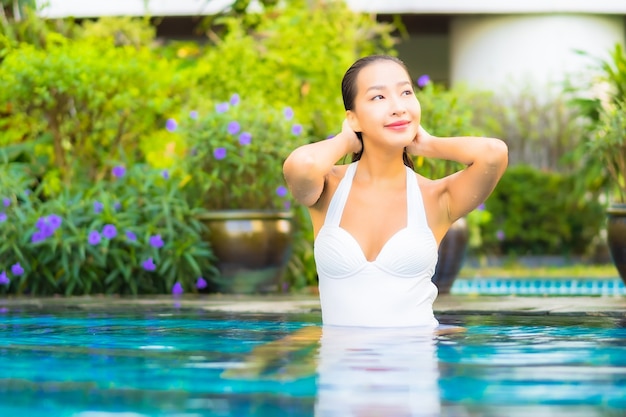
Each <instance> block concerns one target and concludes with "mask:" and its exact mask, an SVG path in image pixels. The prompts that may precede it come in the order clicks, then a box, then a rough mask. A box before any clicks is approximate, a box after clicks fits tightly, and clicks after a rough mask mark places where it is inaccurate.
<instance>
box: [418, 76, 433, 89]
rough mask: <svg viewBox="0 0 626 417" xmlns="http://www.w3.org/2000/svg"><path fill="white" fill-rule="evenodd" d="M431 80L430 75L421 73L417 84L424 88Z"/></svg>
mask: <svg viewBox="0 0 626 417" xmlns="http://www.w3.org/2000/svg"><path fill="white" fill-rule="evenodd" d="M429 82H430V77H429V76H428V75H426V74H424V75H420V76H419V78H418V79H417V86H418V87H419V88H424V87H426V86H427V85H428V83H429Z"/></svg>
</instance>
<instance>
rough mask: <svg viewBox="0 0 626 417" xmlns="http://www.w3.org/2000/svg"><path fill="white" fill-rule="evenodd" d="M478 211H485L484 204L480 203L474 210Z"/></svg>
mask: <svg viewBox="0 0 626 417" xmlns="http://www.w3.org/2000/svg"><path fill="white" fill-rule="evenodd" d="M476 209H477V210H478V211H483V210H484V209H485V203H482V204H481V205H480V206H478V207H477V208H476Z"/></svg>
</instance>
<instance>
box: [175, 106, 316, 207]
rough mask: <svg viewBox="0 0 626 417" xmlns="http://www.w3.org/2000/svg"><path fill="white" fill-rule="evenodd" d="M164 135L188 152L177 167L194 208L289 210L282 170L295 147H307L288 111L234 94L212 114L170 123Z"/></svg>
mask: <svg viewBox="0 0 626 417" xmlns="http://www.w3.org/2000/svg"><path fill="white" fill-rule="evenodd" d="M166 129H168V130H170V131H171V132H172V133H171V134H172V135H179V136H180V137H181V141H182V143H183V144H184V146H185V148H186V149H185V151H184V152H183V155H182V157H179V158H178V159H177V160H176V161H175V164H174V167H176V168H177V169H179V170H180V171H181V172H183V173H185V174H186V178H185V181H184V189H185V190H186V194H187V195H188V196H189V198H190V201H192V204H193V205H194V206H201V207H204V208H207V209H211V210H223V209H253V210H260V209H263V210H267V209H272V210H285V209H289V208H290V205H289V204H290V201H289V200H288V198H287V189H286V188H285V180H284V178H283V173H282V165H283V162H284V160H285V159H286V158H287V156H288V155H289V152H290V151H291V150H292V149H293V147H295V146H298V144H304V143H306V136H305V135H304V130H305V129H304V128H303V126H302V125H301V124H300V123H298V121H297V120H296V118H295V117H294V112H293V110H292V109H291V108H290V107H286V108H284V109H281V108H274V107H272V106H271V105H269V104H268V103H264V102H262V101H261V100H260V99H256V100H251V99H248V98H247V97H243V98H241V97H240V96H239V95H238V94H233V95H232V96H231V98H230V100H229V101H228V102H221V103H217V104H215V105H214V106H211V108H210V110H209V111H202V110H199V111H198V110H193V111H191V112H190V113H188V114H184V115H183V116H181V117H180V118H177V119H169V120H168V121H167V126H166Z"/></svg>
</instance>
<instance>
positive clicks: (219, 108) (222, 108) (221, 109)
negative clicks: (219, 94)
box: [215, 103, 230, 113]
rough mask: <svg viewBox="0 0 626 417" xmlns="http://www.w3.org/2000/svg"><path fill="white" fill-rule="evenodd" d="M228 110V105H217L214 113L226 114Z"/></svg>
mask: <svg viewBox="0 0 626 417" xmlns="http://www.w3.org/2000/svg"><path fill="white" fill-rule="evenodd" d="M229 108H230V106H229V104H228V103H219V104H217V105H216V106H215V111H216V112H218V113H226V112H227V111H228V109H229Z"/></svg>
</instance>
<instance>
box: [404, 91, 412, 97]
mask: <svg viewBox="0 0 626 417" xmlns="http://www.w3.org/2000/svg"><path fill="white" fill-rule="evenodd" d="M412 94H413V91H411V90H406V91H403V92H402V95H405V96H410V95H412Z"/></svg>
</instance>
